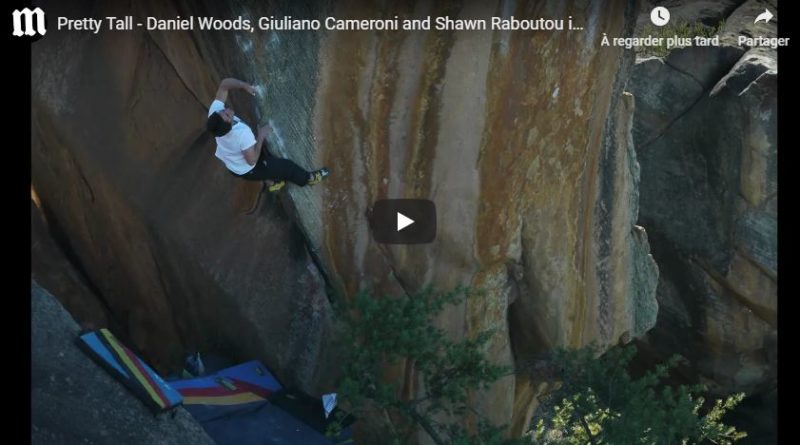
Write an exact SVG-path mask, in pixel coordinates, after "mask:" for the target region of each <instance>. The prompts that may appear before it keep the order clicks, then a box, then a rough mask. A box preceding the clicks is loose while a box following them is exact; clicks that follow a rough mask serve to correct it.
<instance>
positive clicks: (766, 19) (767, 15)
mask: <svg viewBox="0 0 800 445" xmlns="http://www.w3.org/2000/svg"><path fill="white" fill-rule="evenodd" d="M772 17H775V16H774V15H772V13H771V12H769V9H767V8H764V12H762V13H761V14H759V15H758V17H756V20H755V21H754V22H753V24H756V23H758V22H760V21H762V20H763V21H764V23H769V21H770V20H772Z"/></svg>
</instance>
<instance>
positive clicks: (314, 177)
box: [308, 168, 331, 185]
mask: <svg viewBox="0 0 800 445" xmlns="http://www.w3.org/2000/svg"><path fill="white" fill-rule="evenodd" d="M330 174H331V172H330V171H329V170H328V169H327V168H321V169H319V170H317V171H315V172H312V173H311V179H309V180H308V185H315V184H318V183H319V182H320V181H322V179H323V178H325V177H326V176H328V175H330Z"/></svg>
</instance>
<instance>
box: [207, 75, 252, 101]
mask: <svg viewBox="0 0 800 445" xmlns="http://www.w3.org/2000/svg"><path fill="white" fill-rule="evenodd" d="M237 88H238V89H241V90H245V91H247V92H248V93H250V94H252V95H253V96H255V95H256V89H255V87H253V86H252V85H250V84H249V83H247V82H242V81H241V80H238V79H234V78H232V77H229V78H227V79H223V80H222V82H220V84H219V88H218V89H217V97H216V99H217V100H219V101H222V102H223V103H224V102H225V101H226V100H228V91H229V90H231V89H237Z"/></svg>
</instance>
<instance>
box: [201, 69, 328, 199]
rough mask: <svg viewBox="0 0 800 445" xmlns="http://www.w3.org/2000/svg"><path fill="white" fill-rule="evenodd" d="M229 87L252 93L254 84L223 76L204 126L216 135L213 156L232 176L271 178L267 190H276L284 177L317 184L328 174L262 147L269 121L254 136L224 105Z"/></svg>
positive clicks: (298, 181)
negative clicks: (298, 163)
mask: <svg viewBox="0 0 800 445" xmlns="http://www.w3.org/2000/svg"><path fill="white" fill-rule="evenodd" d="M231 89H241V90H245V91H247V92H248V93H250V94H252V95H253V96H255V95H256V88H255V87H254V86H252V85H250V84H248V83H245V82H242V81H241V80H237V79H231V78H229V79H224V80H223V81H222V82H221V83H220V84H219V89H218V90H217V97H216V98H215V99H214V101H213V102H212V103H211V106H210V107H209V109H208V121H207V122H206V129H207V130H208V131H209V132H211V133H212V134H213V135H214V136H215V137H216V140H217V151H216V153H215V155H216V157H217V158H219V159H220V160H221V161H222V162H223V163H225V166H226V167H227V168H228V170H230V172H231V173H233V175H234V176H236V177H239V178H242V179H245V180H248V181H265V180H270V181H274V183H273V185H272V186H270V188H269V189H270V191H276V190H279V189H280V188H282V187H283V186H284V185H285V184H286V183H285V181H290V182H293V183H295V184H297V185H299V186H301V187H302V186H305V185H314V184H317V183H319V182H320V181H321V180H322V179H323V178H324V177H326V176H328V174H329V171H328V169H326V168H321V169H319V170H316V171H313V172H308V171H306V170H305V169H303V168H302V167H300V166H298V165H297V164H295V163H294V162H292V161H290V160H289V159H282V158H276V157H274V156H272V155H271V154H270V153H269V151H268V150H267V149H266V147H265V145H266V138H267V136H269V134H270V132H271V131H272V128H271V127H270V126H269V124H267V125H264V126H263V127H261V128H259V129H258V136H257V137H254V135H253V130H252V129H251V128H250V127H249V126H248V125H247V124H245V123H244V122H242V120H241V119H239V118H238V117H236V115H234V112H233V109H232V108H230V107H228V106H226V105H225V101H226V100H227V98H228V91H229V90H231Z"/></svg>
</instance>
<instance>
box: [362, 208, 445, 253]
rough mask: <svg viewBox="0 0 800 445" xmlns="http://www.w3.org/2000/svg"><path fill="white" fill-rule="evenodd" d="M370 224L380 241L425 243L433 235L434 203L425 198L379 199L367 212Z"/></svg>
mask: <svg viewBox="0 0 800 445" xmlns="http://www.w3.org/2000/svg"><path fill="white" fill-rule="evenodd" d="M370 228H371V229H372V235H373V237H374V238H375V241H377V242H379V243H382V244H424V243H429V242H431V241H433V240H434V238H436V207H435V206H434V205H433V202H431V201H428V200H427V199H382V200H380V201H376V202H375V205H373V206H372V211H371V212H370Z"/></svg>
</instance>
